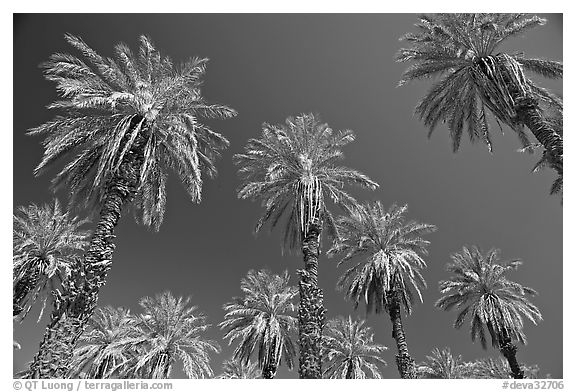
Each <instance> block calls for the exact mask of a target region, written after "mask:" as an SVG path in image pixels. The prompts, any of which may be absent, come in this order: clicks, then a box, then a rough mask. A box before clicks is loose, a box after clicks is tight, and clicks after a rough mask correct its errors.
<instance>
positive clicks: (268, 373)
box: [262, 340, 281, 379]
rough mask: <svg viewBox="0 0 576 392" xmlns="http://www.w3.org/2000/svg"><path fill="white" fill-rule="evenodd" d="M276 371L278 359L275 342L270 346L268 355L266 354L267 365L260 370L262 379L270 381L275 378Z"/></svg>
mask: <svg viewBox="0 0 576 392" xmlns="http://www.w3.org/2000/svg"><path fill="white" fill-rule="evenodd" d="M280 354H281V353H280ZM277 370H278V358H277V357H276V340H274V341H273V342H272V345H271V346H270V353H269V354H268V363H266V365H264V368H263V369H262V378H267V379H272V378H274V377H276V371H277Z"/></svg>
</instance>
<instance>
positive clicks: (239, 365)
mask: <svg viewBox="0 0 576 392" xmlns="http://www.w3.org/2000/svg"><path fill="white" fill-rule="evenodd" d="M261 375H262V371H261V370H260V369H258V366H256V364H255V363H250V362H248V363H247V364H244V362H243V361H237V360H227V361H224V363H223V364H222V374H221V375H219V376H218V378H228V379H247V378H251V379H252V378H261Z"/></svg>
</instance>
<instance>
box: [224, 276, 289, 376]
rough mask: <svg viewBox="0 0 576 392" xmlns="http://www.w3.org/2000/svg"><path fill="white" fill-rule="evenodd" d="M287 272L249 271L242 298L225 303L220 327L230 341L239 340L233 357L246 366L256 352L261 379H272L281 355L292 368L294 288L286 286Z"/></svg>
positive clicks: (243, 283)
mask: <svg viewBox="0 0 576 392" xmlns="http://www.w3.org/2000/svg"><path fill="white" fill-rule="evenodd" d="M289 280H290V276H289V275H288V271H285V272H284V273H283V274H282V275H273V274H272V273H271V272H270V271H267V270H261V271H253V270H252V271H249V272H248V275H247V276H246V278H244V279H242V281H241V285H240V287H241V289H242V291H243V292H244V296H243V297H236V298H234V299H233V301H232V302H230V303H227V304H226V305H224V311H225V312H226V315H225V316H224V321H223V322H221V323H220V327H221V328H222V329H223V330H224V331H225V335H224V339H229V344H232V342H233V341H234V340H238V341H239V342H238V346H237V347H236V349H235V350H234V355H233V357H232V358H233V359H234V360H235V361H238V362H239V363H241V364H243V365H244V366H247V365H248V363H249V361H250V357H252V355H253V354H254V353H255V352H257V353H258V367H259V368H260V369H262V377H263V378H274V376H275V375H276V371H277V369H278V366H279V365H280V363H281V360H282V358H283V359H284V362H286V365H287V366H288V368H289V369H292V366H293V362H294V357H295V356H296V349H295V347H294V343H293V341H292V336H291V335H292V332H293V330H295V329H296V317H295V315H294V312H295V308H294V303H293V302H292V301H293V300H294V297H296V294H297V290H296V288H294V287H292V286H289Z"/></svg>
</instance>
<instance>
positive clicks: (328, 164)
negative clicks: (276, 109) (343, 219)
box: [235, 114, 378, 249]
mask: <svg viewBox="0 0 576 392" xmlns="http://www.w3.org/2000/svg"><path fill="white" fill-rule="evenodd" d="M354 139H355V136H354V133H353V132H352V131H349V130H346V131H338V132H335V131H333V130H332V129H331V128H330V127H329V126H328V124H325V123H321V122H320V121H319V119H318V117H317V116H314V115H311V114H304V115H301V116H298V117H296V118H292V117H290V118H288V119H287V120H286V123H285V124H279V125H270V124H264V125H263V130H262V137H261V138H260V139H250V140H249V141H248V144H247V145H246V148H245V153H244V154H237V155H235V162H236V164H238V165H239V166H240V169H239V173H240V174H241V175H242V177H243V183H242V186H241V187H240V190H239V192H238V196H239V197H240V198H252V199H256V198H260V199H262V205H263V206H264V207H265V209H266V210H265V212H264V214H263V215H262V217H261V218H260V220H259V221H258V224H257V225H256V231H259V230H260V229H261V228H262V226H263V225H264V224H265V223H266V222H270V224H271V227H272V228H274V227H275V226H276V224H277V223H278V222H279V220H280V219H281V217H282V216H283V215H287V216H288V218H287V223H286V230H285V236H284V245H285V246H288V247H289V248H292V249H293V248H295V247H296V246H297V245H299V244H300V243H301V241H302V238H303V237H304V236H305V235H306V233H307V232H308V228H309V227H310V225H311V224H312V223H315V224H317V225H319V224H320V225H322V226H323V227H326V228H328V231H329V234H332V235H333V234H335V227H334V219H333V216H332V214H331V212H330V211H329V210H328V208H327V207H326V199H327V198H329V199H330V200H331V201H332V202H334V203H335V204H338V205H342V206H345V207H350V206H352V205H354V204H355V199H354V198H353V197H352V196H350V195H349V194H348V193H347V192H346V191H344V189H343V187H344V185H345V184H355V185H359V186H362V187H365V188H369V189H375V188H377V187H378V184H376V183H375V182H374V181H372V180H370V179H369V178H368V177H367V176H365V175H364V174H362V173H360V172H358V171H356V170H352V169H348V168H346V167H342V166H337V165H336V162H337V161H338V160H340V159H342V158H343V153H342V147H344V146H345V145H347V144H348V143H350V142H352V141H354Z"/></svg>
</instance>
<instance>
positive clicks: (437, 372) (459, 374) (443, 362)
mask: <svg viewBox="0 0 576 392" xmlns="http://www.w3.org/2000/svg"><path fill="white" fill-rule="evenodd" d="M417 372H418V378H435V379H438V378H439V379H455V378H459V379H460V378H470V375H471V366H470V364H469V363H468V362H464V361H462V356H460V355H458V356H453V355H452V353H451V352H450V349H449V348H448V347H445V348H443V349H442V350H440V349H438V348H435V349H434V350H432V355H427V356H426V361H424V362H423V363H421V364H419V365H418V368H417Z"/></svg>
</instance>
